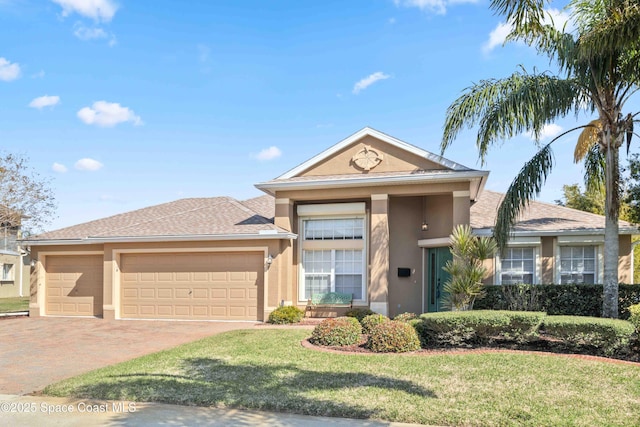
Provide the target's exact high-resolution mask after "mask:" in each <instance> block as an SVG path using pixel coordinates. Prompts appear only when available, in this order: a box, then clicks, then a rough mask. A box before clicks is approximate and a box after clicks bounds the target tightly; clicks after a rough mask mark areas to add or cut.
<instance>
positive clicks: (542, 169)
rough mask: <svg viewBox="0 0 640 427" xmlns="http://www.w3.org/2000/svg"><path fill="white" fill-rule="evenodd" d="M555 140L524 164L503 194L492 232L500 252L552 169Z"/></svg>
mask: <svg viewBox="0 0 640 427" xmlns="http://www.w3.org/2000/svg"><path fill="white" fill-rule="evenodd" d="M556 140H557V139H554V140H553V141H551V142H550V143H548V144H547V145H545V146H544V147H542V149H540V151H538V152H537V153H536V154H535V155H534V156H533V158H531V160H529V161H528V162H527V163H525V165H524V166H523V167H522V169H521V170H520V172H519V173H518V175H517V176H516V178H515V179H514V180H513V182H512V183H511V185H510V186H509V189H508V190H507V192H506V193H505V196H504V199H503V200H502V203H501V204H500V207H499V208H498V215H497V217H496V225H495V228H494V231H493V236H494V238H495V239H496V243H497V245H498V249H499V250H500V251H501V252H502V251H503V250H504V248H505V246H506V243H507V240H509V236H510V235H511V230H512V228H513V226H514V224H515V223H516V220H517V218H518V216H520V213H521V212H522V211H523V210H524V209H525V208H526V207H527V206H528V204H529V200H531V199H532V198H533V197H534V196H536V195H538V194H539V193H540V190H541V189H542V185H543V184H544V183H545V181H546V180H547V176H548V175H549V173H550V172H551V169H552V168H553V164H554V159H553V151H552V150H551V144H553V142H555V141H556Z"/></svg>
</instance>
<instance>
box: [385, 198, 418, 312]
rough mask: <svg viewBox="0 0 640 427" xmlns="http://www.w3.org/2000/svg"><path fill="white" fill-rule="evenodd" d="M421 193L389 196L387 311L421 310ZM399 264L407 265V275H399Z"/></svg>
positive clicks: (402, 266)
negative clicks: (412, 195) (409, 272)
mask: <svg viewBox="0 0 640 427" xmlns="http://www.w3.org/2000/svg"><path fill="white" fill-rule="evenodd" d="M423 209H424V198H423V197H392V198H391V199H389V236H390V241H389V315H390V316H395V315H397V314H400V313H403V312H406V311H408V312H411V313H421V312H422V277H423V271H422V250H421V249H420V248H419V247H418V245H417V241H418V240H420V239H421V238H422V237H423V232H422V230H421V225H422V221H423ZM398 268H409V269H410V271H411V276H410V277H398Z"/></svg>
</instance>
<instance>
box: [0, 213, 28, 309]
mask: <svg viewBox="0 0 640 427" xmlns="http://www.w3.org/2000/svg"><path fill="white" fill-rule="evenodd" d="M19 234H20V227H16V226H12V225H11V224H5V223H0V298H14V297H22V296H28V295H29V268H30V267H29V259H28V258H27V254H26V253H25V252H24V251H23V250H22V249H21V248H20V245H19V244H18V242H17V239H18V237H19Z"/></svg>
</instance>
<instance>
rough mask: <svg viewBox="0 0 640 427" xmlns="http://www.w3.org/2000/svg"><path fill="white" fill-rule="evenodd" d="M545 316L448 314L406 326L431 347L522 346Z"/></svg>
mask: <svg viewBox="0 0 640 427" xmlns="http://www.w3.org/2000/svg"><path fill="white" fill-rule="evenodd" d="M544 316H545V313H541V312H524V311H493V310H481V311H480V310H478V311H449V312H439V313H426V314H423V315H421V316H420V322H416V321H412V322H410V324H411V325H412V326H413V327H414V328H415V329H416V331H417V332H418V333H419V334H420V337H421V340H422V342H423V343H426V344H433V345H455V346H457V345H465V344H473V343H484V342H489V341H492V340H494V339H506V340H513V341H517V342H525V341H527V340H531V339H532V338H535V337H536V336H537V331H538V328H539V326H540V324H541V323H542V319H543V318H544Z"/></svg>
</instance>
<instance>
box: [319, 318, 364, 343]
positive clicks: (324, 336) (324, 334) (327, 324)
mask: <svg viewBox="0 0 640 427" xmlns="http://www.w3.org/2000/svg"><path fill="white" fill-rule="evenodd" d="M361 334H362V327H361V326H360V323H359V322H358V320H357V319H355V318H353V317H335V318H330V319H325V320H323V321H322V322H320V324H319V325H318V326H316V327H315V328H314V329H313V332H312V333H311V338H310V339H309V341H310V342H312V343H313V344H317V345H325V346H346V345H353V344H357V343H359V342H360V338H361Z"/></svg>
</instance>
